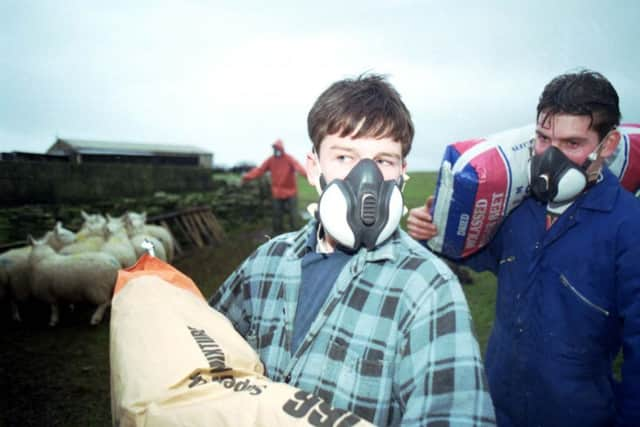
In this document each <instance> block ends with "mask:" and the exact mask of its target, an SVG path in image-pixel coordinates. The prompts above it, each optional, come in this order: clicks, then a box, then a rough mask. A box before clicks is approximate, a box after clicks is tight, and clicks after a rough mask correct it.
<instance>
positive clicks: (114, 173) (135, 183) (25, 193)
mask: <svg viewBox="0 0 640 427" xmlns="http://www.w3.org/2000/svg"><path fill="white" fill-rule="evenodd" d="M0 188H1V189H2V191H0V206H5V207H6V206H22V205H25V204H40V203H43V204H61V203H85V202H100V201H102V200H109V199H113V198H118V197H141V196H145V195H149V194H154V193H155V192H158V191H164V192H172V193H184V192H189V191H191V192H193V191H212V190H214V189H215V184H214V181H213V173H212V170H211V169H206V168H199V167H190V166H163V165H134V164H118V163H83V164H70V163H66V162H46V161H0Z"/></svg>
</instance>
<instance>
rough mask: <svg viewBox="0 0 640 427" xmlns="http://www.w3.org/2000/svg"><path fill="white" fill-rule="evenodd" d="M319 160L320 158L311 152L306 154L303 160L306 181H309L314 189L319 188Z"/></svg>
mask: <svg viewBox="0 0 640 427" xmlns="http://www.w3.org/2000/svg"><path fill="white" fill-rule="evenodd" d="M319 161H320V160H319V159H318V157H317V156H316V155H315V153H313V152H311V153H308V154H307V158H306V161H305V169H306V170H307V181H308V182H309V185H311V186H312V187H314V188H316V189H318V188H320V165H319V164H318V162H319Z"/></svg>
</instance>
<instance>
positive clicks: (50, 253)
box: [0, 211, 175, 326]
mask: <svg viewBox="0 0 640 427" xmlns="http://www.w3.org/2000/svg"><path fill="white" fill-rule="evenodd" d="M82 216H83V218H84V223H83V225H82V228H81V229H80V230H79V231H78V232H77V233H74V232H73V231H71V230H68V229H66V228H64V227H63V225H62V223H60V222H58V223H57V224H56V225H55V227H54V229H53V230H51V231H48V232H47V233H46V234H45V235H44V236H43V237H42V238H41V239H35V238H33V237H31V236H29V242H30V245H29V246H24V247H21V248H16V249H11V250H9V251H6V252H4V253H2V254H0V299H3V297H5V298H8V299H9V304H10V307H11V312H12V317H13V319H14V320H16V321H20V320H21V317H20V311H19V306H18V304H20V303H22V302H25V301H26V300H28V299H29V298H35V299H37V300H40V301H43V302H45V303H47V304H49V305H50V307H51V317H50V321H49V325H50V326H55V325H56V324H57V323H58V321H59V305H60V304H75V303H89V304H93V305H95V306H97V308H96V310H95V312H94V313H93V315H92V317H91V324H92V325H97V324H99V323H100V322H101V321H102V318H103V316H104V313H105V311H106V309H107V308H108V307H109V303H110V301H111V295H112V292H113V287H114V285H115V282H116V277H117V274H118V270H119V269H121V268H126V267H130V266H132V265H133V264H135V262H136V260H137V259H138V258H139V257H140V256H141V255H142V254H143V253H144V252H146V251H147V249H145V247H147V248H148V247H149V246H150V244H152V245H153V250H154V252H155V254H154V255H155V256H156V257H158V258H160V259H162V260H164V261H167V262H171V261H172V259H173V254H174V248H175V244H174V240H173V237H172V236H171V233H170V232H169V231H168V230H167V229H165V228H164V227H160V226H157V225H150V224H146V213H136V212H127V213H126V214H124V215H122V216H120V217H111V216H110V215H108V214H107V216H106V217H105V216H103V215H101V214H87V213H86V212H84V211H83V212H82Z"/></svg>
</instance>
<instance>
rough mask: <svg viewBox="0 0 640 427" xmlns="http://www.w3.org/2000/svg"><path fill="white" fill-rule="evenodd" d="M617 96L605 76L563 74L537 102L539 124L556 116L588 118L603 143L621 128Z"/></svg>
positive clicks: (548, 87)
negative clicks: (610, 133)
mask: <svg viewBox="0 0 640 427" xmlns="http://www.w3.org/2000/svg"><path fill="white" fill-rule="evenodd" d="M618 103H619V100H618V93H617V92H616V90H615V89H614V87H613V85H612V84H611V83H610V82H609V80H607V79H606V78H605V77H604V76H603V75H602V74H600V73H597V72H595V71H590V70H582V71H579V72H576V73H567V74H562V75H560V76H558V77H556V78H554V79H553V80H551V82H549V84H547V85H546V86H545V88H544V90H543V91H542V95H540V100H539V101H538V116H537V117H538V120H540V115H541V114H542V115H543V116H542V120H543V122H546V121H547V119H549V118H550V117H553V116H554V115H556V114H571V115H576V116H589V117H590V118H591V123H590V125H589V127H590V128H591V129H593V130H594V131H596V132H597V133H598V136H599V137H600V139H602V138H604V137H605V136H606V135H607V133H608V132H609V131H610V130H611V129H614V128H615V127H616V126H617V125H619V124H620V107H619V106H618Z"/></svg>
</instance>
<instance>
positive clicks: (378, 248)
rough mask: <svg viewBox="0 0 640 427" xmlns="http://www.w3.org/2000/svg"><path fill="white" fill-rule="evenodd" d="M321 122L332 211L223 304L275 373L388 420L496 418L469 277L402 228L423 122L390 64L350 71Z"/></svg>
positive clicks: (283, 239) (260, 256)
mask: <svg viewBox="0 0 640 427" xmlns="http://www.w3.org/2000/svg"><path fill="white" fill-rule="evenodd" d="M308 128H309V134H310V137H311V140H312V141H313V152H312V153H310V154H309V155H308V156H307V165H306V167H307V178H308V179H309V182H310V183H311V184H312V185H314V186H315V187H316V188H319V190H320V191H321V192H322V196H321V198H320V201H319V204H320V206H319V210H318V215H316V217H317V218H319V219H314V220H312V221H310V222H309V223H308V224H307V225H306V226H305V227H304V228H302V229H301V230H299V231H297V232H293V233H288V234H284V235H281V236H278V237H276V238H274V239H272V240H270V241H269V242H267V243H265V244H264V245H262V246H261V247H259V248H258V249H257V250H256V251H255V252H254V253H253V254H252V255H251V256H250V257H249V258H248V259H247V260H246V261H245V262H244V263H243V264H242V265H241V266H240V267H239V268H238V269H237V270H236V271H235V272H234V273H233V274H232V275H231V276H230V277H229V278H228V279H227V280H226V281H225V283H224V284H223V285H222V286H221V288H220V289H219V291H218V292H217V293H216V294H215V295H214V296H213V297H212V298H211V300H210V304H211V305H212V306H213V307H214V308H216V309H217V310H219V311H220V312H222V313H224V314H226V316H227V317H228V318H229V319H230V320H231V321H232V323H233V324H234V326H235V327H236V329H237V330H238V331H239V332H240V333H241V334H242V335H243V336H244V337H245V338H246V339H247V341H248V342H249V343H250V344H251V345H252V346H253V348H255V350H256V351H257V352H258V353H259V354H260V357H261V360H262V361H263V363H264V365H265V368H266V374H267V375H268V376H269V377H270V378H271V379H272V380H274V381H284V382H287V383H289V384H291V385H293V386H296V387H298V388H300V389H302V390H305V391H307V392H309V393H313V394H316V395H317V396H319V397H321V398H323V399H324V400H325V401H326V402H327V403H329V404H330V405H332V406H334V407H337V408H343V409H347V410H350V411H352V412H354V413H355V414H357V415H359V416H361V417H362V418H364V419H367V420H369V421H371V422H373V423H374V424H376V425H407V426H413V425H416V426H417V425H420V426H485V425H494V424H495V421H494V412H493V407H492V404H491V399H490V397H489V394H488V391H487V385H486V379H485V374H484V371H483V367H482V361H481V358H480V351H479V348H478V343H477V341H476V339H475V337H474V336H473V333H472V327H471V317H470V313H469V308H468V306H467V302H466V300H465V297H464V294H463V293H462V290H461V287H460V285H459V283H458V281H457V279H456V276H455V275H454V274H453V273H452V272H451V271H450V270H449V269H448V267H447V266H446V265H445V264H444V263H443V262H441V261H440V260H439V259H437V258H436V257H435V256H434V255H432V254H430V253H429V252H428V251H426V250H425V249H424V248H423V247H422V246H421V245H420V244H418V243H417V242H415V241H414V240H413V239H412V238H410V237H409V236H408V235H407V234H406V233H404V232H403V231H402V230H400V229H399V228H398V222H399V218H400V216H401V212H402V199H401V197H400V198H399V199H398V197H399V196H398V195H399V194H400V188H401V187H402V177H403V175H404V173H405V171H406V166H407V165H406V161H405V157H406V155H407V154H408V153H409V150H410V149H411V142H412V139H413V134H414V129H413V123H412V121H411V117H410V114H409V111H408V110H407V108H406V106H405V105H404V103H403V102H402V100H401V99H400V96H399V94H398V93H397V92H396V90H395V89H394V88H393V87H392V86H391V85H390V84H389V83H388V82H386V81H385V79H384V78H383V77H381V76H377V75H367V76H360V77H358V78H356V79H346V80H341V81H338V82H336V83H334V84H333V85H331V86H330V87H329V88H328V89H327V90H325V91H324V92H323V93H322V94H321V95H320V97H319V98H318V100H317V101H316V103H315V104H314V106H313V107H312V109H311V111H310V112H309V116H308ZM365 199H366V201H365ZM398 200H399V201H398ZM398 203H399V205H398ZM372 206H373V207H372ZM398 206H399V208H398ZM398 209H399V211H400V214H398V213H397V212H398Z"/></svg>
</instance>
